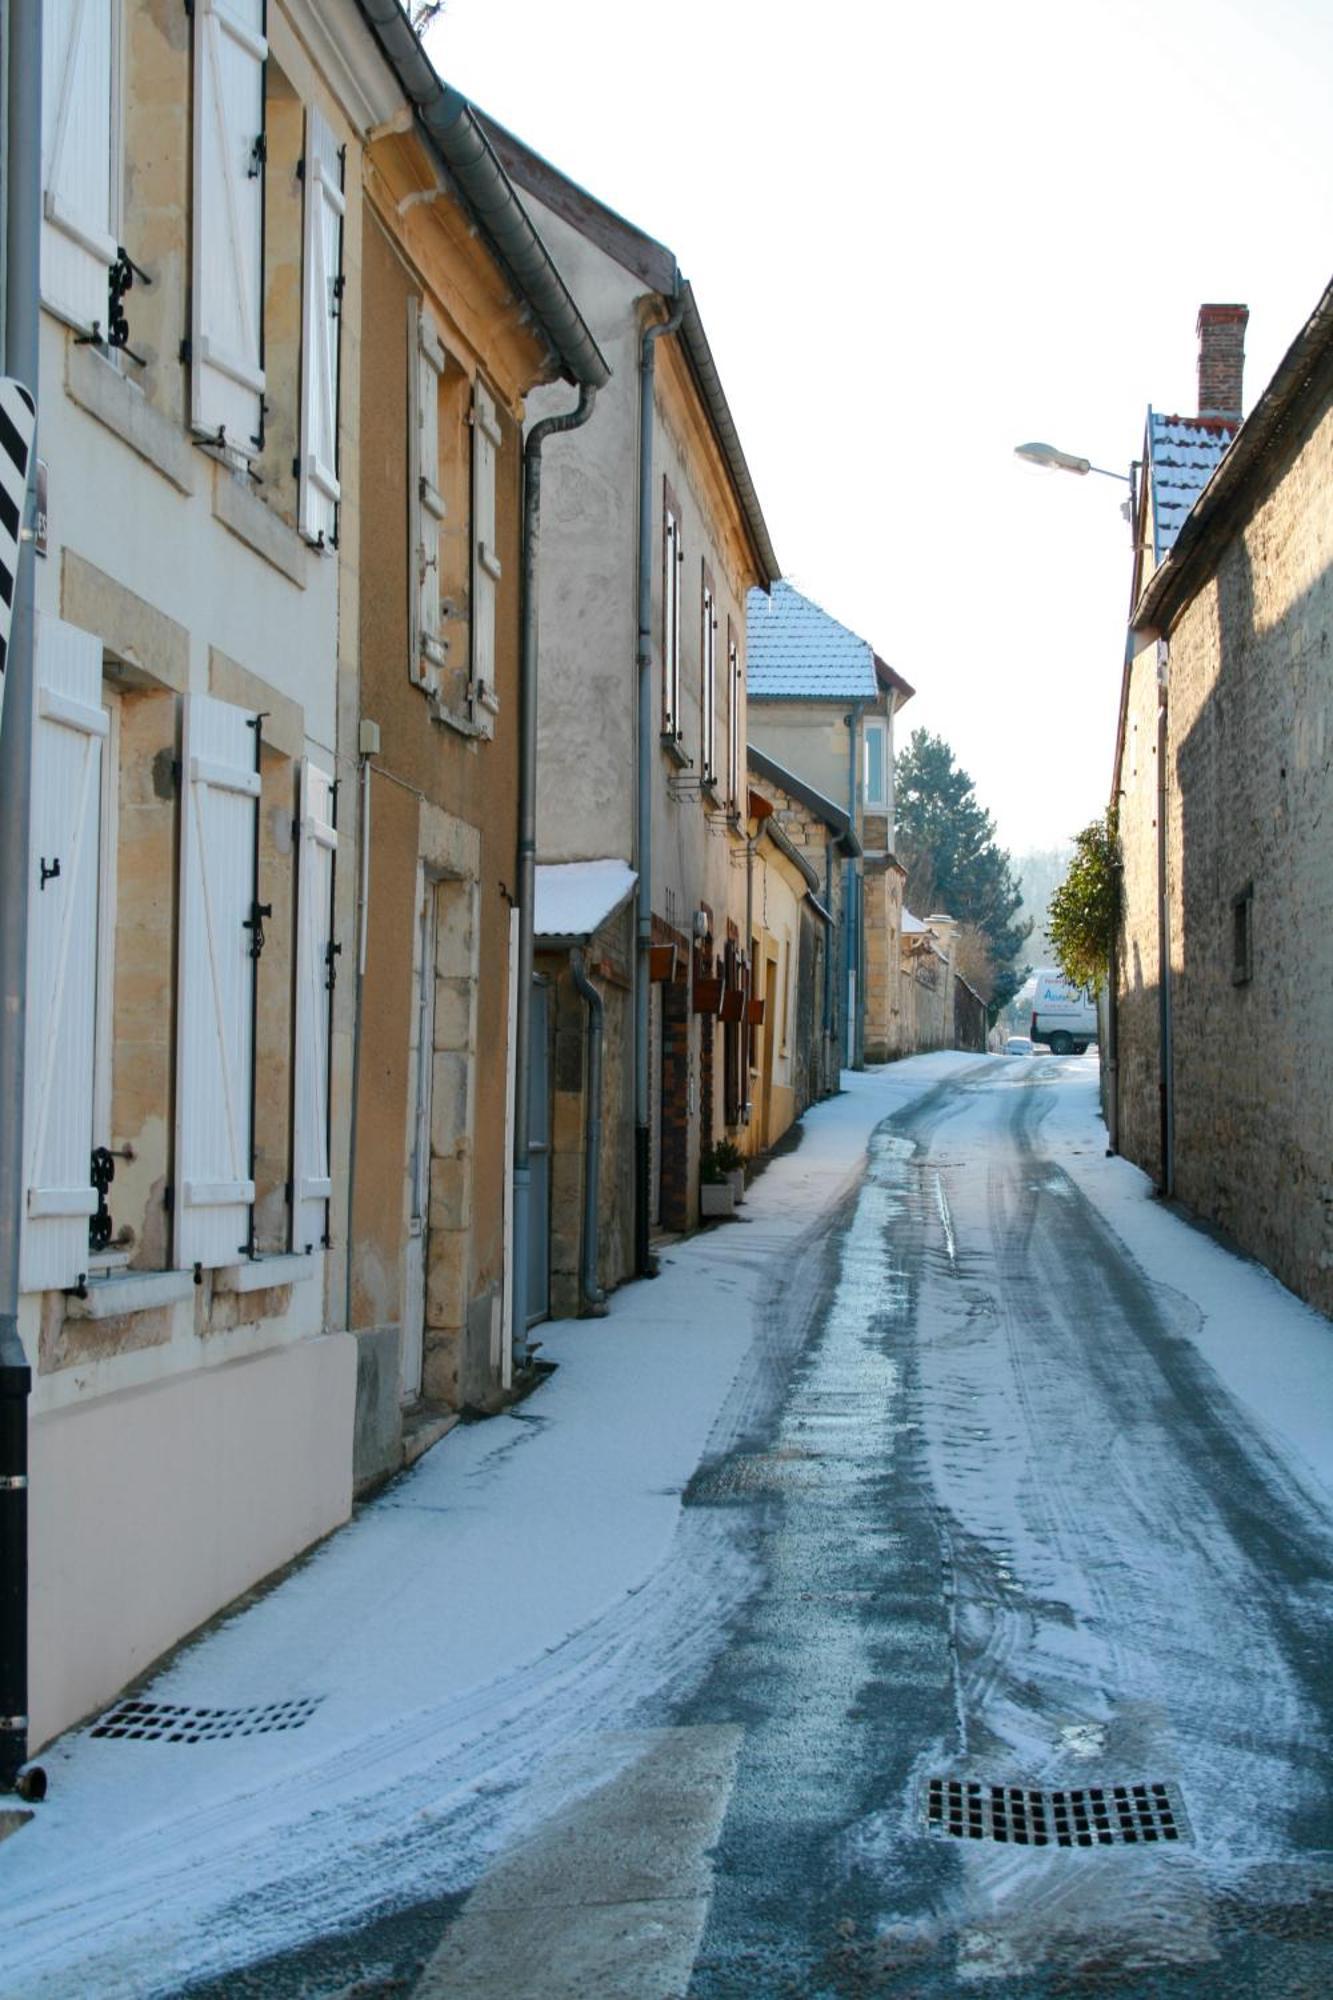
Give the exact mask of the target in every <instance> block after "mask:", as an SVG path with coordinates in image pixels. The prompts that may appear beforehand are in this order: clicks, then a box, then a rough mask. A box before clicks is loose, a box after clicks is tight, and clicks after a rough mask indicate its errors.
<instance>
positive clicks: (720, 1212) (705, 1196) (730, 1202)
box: [699, 1146, 736, 1221]
mask: <svg viewBox="0 0 1333 2000" xmlns="http://www.w3.org/2000/svg"><path fill="white" fill-rule="evenodd" d="M717 1155H718V1148H717V1147H716V1146H705V1147H704V1149H703V1151H702V1153H700V1155H699V1213H700V1215H701V1216H702V1217H703V1218H704V1220H705V1221H707V1220H709V1218H710V1217H711V1218H714V1219H716V1218H718V1217H723V1216H730V1215H734V1214H735V1213H736V1190H735V1187H734V1186H733V1184H732V1179H731V1174H730V1171H729V1170H727V1169H725V1168H723V1167H722V1166H721V1165H720V1164H719V1161H718V1157H717Z"/></svg>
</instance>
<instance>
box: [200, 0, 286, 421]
mask: <svg viewBox="0 0 1333 2000" xmlns="http://www.w3.org/2000/svg"><path fill="white" fill-rule="evenodd" d="M264 4H265V0H194V322H193V326H192V328H191V332H190V377H191V383H190V419H191V423H192V425H193V427H194V429H195V431H196V432H198V433H199V434H200V435H201V436H204V435H207V436H208V437H210V438H214V439H216V440H217V441H218V442H219V443H221V444H225V445H226V447H227V449H228V450H230V451H234V452H239V453H241V454H243V455H244V456H245V457H247V458H250V457H253V456H254V455H255V453H256V452H257V451H258V450H259V448H260V442H259V441H260V439H261V438H262V437H263V432H264V362H263V354H264V344H263V254H262V253H263V235H264V159H263V156H264V143H263V142H264V62H265V59H266V57H267V55H268V44H267V42H266V41H265V39H264V25H265V17H264Z"/></svg>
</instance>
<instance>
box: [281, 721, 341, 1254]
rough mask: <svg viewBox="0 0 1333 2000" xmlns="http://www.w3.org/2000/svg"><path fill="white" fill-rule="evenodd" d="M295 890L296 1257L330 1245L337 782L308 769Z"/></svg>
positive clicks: (303, 777) (306, 763)
mask: <svg viewBox="0 0 1333 2000" xmlns="http://www.w3.org/2000/svg"><path fill="white" fill-rule="evenodd" d="M300 824H301V840H300V853H299V859H298V864H297V865H298V873H297V885H296V902H297V936H296V1058H295V1073H296V1075H295V1086H294V1089H293V1093H292V1249H293V1250H295V1251H297V1252H298V1253H299V1252H308V1251H311V1250H314V1249H318V1248H319V1246H320V1245H321V1244H323V1243H325V1242H327V1240H328V1204H329V1199H330V1197H331V1195H332V1193H333V1182H332V1179H331V1177H330V1168H329V1022H330V1016H331V1010H332V1006H333V968H334V952H333V863H334V856H335V854H336V853H337V849H338V835H337V833H336V831H335V830H334V825H333V779H332V777H331V776H330V775H329V773H328V772H327V771H321V770H320V768H319V766H318V765H317V764H312V763H311V762H310V760H309V758H306V759H305V761H304V762H303V763H302V765H301V822H300Z"/></svg>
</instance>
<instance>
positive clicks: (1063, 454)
mask: <svg viewBox="0 0 1333 2000" xmlns="http://www.w3.org/2000/svg"><path fill="white" fill-rule="evenodd" d="M1014 456H1015V457H1016V458H1025V459H1026V460H1027V462H1028V464H1029V465H1044V466H1047V467H1049V468H1050V469H1051V470H1053V471H1056V472H1076V473H1077V474H1078V476H1079V478H1080V479H1081V478H1082V477H1083V475H1084V474H1085V473H1088V472H1099V473H1100V474H1101V476H1102V478H1103V479H1118V480H1120V481H1121V483H1122V484H1123V485H1125V486H1132V485H1133V484H1134V478H1133V474H1132V473H1128V472H1108V471H1107V469H1106V467H1105V466H1104V465H1094V464H1093V463H1092V462H1091V460H1090V459H1086V458H1075V456H1074V454H1073V452H1072V451H1057V450H1056V448H1055V446H1054V445H1053V444H1016V445H1015V446H1014Z"/></svg>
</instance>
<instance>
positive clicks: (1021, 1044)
mask: <svg viewBox="0 0 1333 2000" xmlns="http://www.w3.org/2000/svg"><path fill="white" fill-rule="evenodd" d="M1004 1053H1005V1054H1006V1055H1007V1056H1035V1055H1036V1053H1037V1051H1036V1047H1035V1046H1034V1044H1033V1043H1032V1042H1031V1041H1030V1040H1029V1038H1028V1037H1027V1036H1026V1035H1010V1037H1009V1039H1008V1041H1007V1042H1006V1043H1005V1045H1004Z"/></svg>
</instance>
